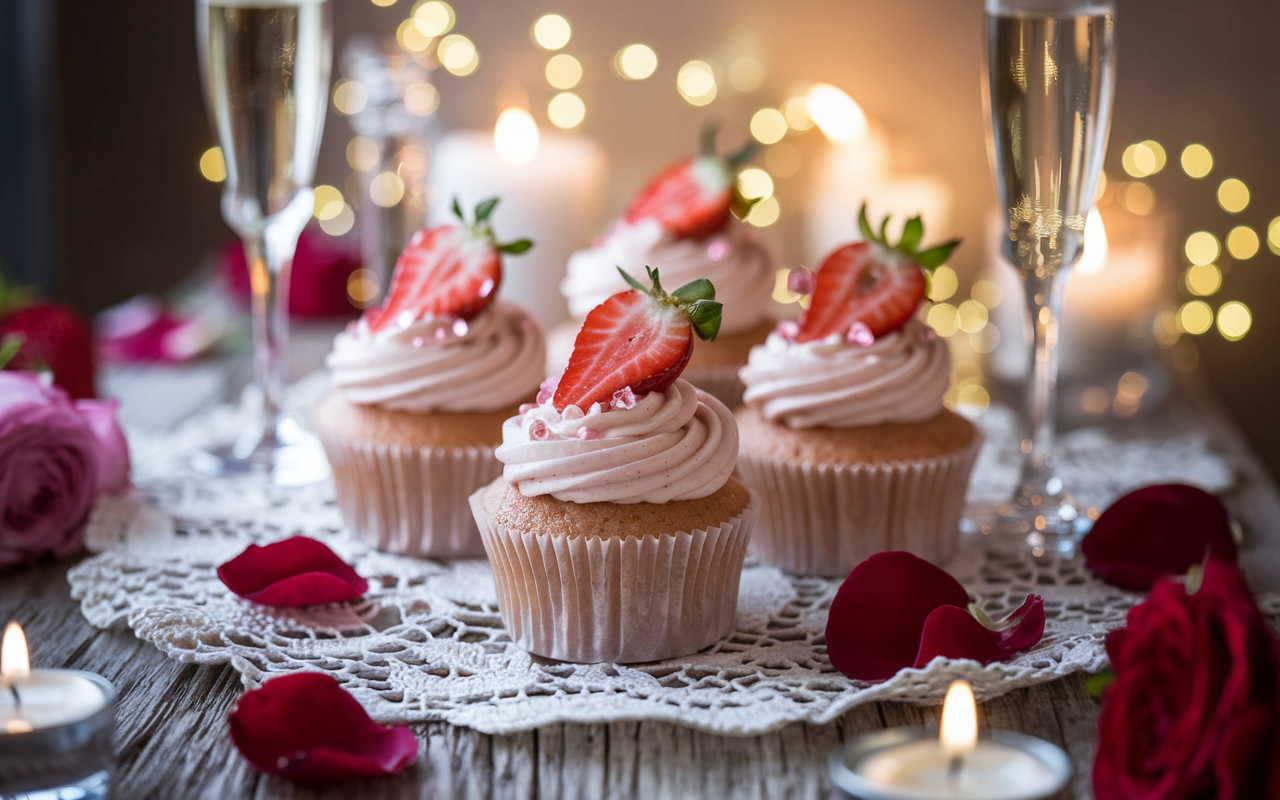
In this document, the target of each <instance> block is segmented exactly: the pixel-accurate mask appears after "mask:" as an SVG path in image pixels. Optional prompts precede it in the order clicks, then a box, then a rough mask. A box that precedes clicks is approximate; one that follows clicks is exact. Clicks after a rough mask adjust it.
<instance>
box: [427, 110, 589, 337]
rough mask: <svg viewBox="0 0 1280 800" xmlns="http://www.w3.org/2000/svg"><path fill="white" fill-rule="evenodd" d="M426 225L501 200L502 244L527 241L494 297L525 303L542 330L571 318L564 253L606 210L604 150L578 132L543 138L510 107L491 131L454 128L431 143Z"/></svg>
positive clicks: (582, 240) (585, 237)
mask: <svg viewBox="0 0 1280 800" xmlns="http://www.w3.org/2000/svg"><path fill="white" fill-rule="evenodd" d="M428 181H429V184H430V187H431V189H430V197H431V199H432V202H431V205H430V209H429V211H428V219H429V220H430V222H431V224H433V225H438V224H441V223H444V222H448V221H450V219H451V218H452V213H451V211H450V206H451V205H452V203H453V198H454V197H457V198H458V201H459V203H461V205H462V207H463V208H464V209H467V210H470V209H471V208H474V207H475V205H476V204H477V203H479V202H480V201H482V200H486V199H488V198H490V197H501V198H502V202H501V203H499V204H498V207H497V209H496V210H495V211H494V213H493V217H492V220H493V227H494V230H495V231H497V233H498V236H499V237H500V238H501V240H502V241H510V240H513V239H522V238H528V239H532V240H533V243H534V246H533V249H532V250H530V251H529V252H528V253H527V254H525V255H522V256H519V257H514V258H509V259H507V260H506V268H505V270H504V271H503V276H502V287H501V288H500V289H499V292H498V295H499V296H500V297H505V298H507V299H509V300H511V301H512V302H514V303H516V304H518V305H521V306H523V307H524V308H525V309H527V310H528V311H529V312H530V313H531V314H532V315H533V317H534V319H535V320H537V321H538V323H539V324H540V325H542V326H543V328H544V329H548V330H549V329H550V328H551V327H552V326H554V325H555V324H556V323H557V322H560V321H562V320H565V319H568V317H569V309H568V306H567V305H566V304H565V300H564V298H563V297H561V296H560V290H559V286H560V279H561V278H563V277H564V271H565V264H566V263H567V262H568V260H569V254H570V253H572V252H574V251H575V250H577V249H579V248H581V247H584V246H586V245H587V244H588V243H589V242H590V241H591V237H592V236H593V235H594V234H595V233H596V231H597V229H598V224H599V221H600V214H601V212H602V211H603V208H604V190H605V157H604V151H603V150H601V148H600V146H599V145H597V144H596V143H595V142H594V141H592V140H591V139H588V138H586V137H585V136H581V135H549V136H545V135H542V134H541V133H540V132H539V130H538V126H537V123H536V122H534V119H533V117H532V116H531V115H530V114H529V112H527V111H525V110H523V109H519V108H509V109H507V110H506V111H503V112H502V114H501V115H499V117H498V123H497V125H496V126H495V127H494V130H493V131H492V132H485V131H455V132H453V133H450V134H448V135H447V136H445V137H444V138H443V139H442V140H441V141H440V144H439V145H438V146H437V148H436V154H435V162H434V164H433V165H432V168H431V171H430V177H429V178H428Z"/></svg>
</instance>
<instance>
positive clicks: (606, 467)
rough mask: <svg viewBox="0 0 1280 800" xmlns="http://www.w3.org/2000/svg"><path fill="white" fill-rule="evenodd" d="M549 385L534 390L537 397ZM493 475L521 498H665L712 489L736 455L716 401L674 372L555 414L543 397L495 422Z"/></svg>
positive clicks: (731, 431) (731, 426)
mask: <svg viewBox="0 0 1280 800" xmlns="http://www.w3.org/2000/svg"><path fill="white" fill-rule="evenodd" d="M549 394H551V392H547V391H544V392H543V394H542V395H540V396H539V397H540V398H542V397H544V396H546V395H549ZM495 455H496V456H497V457H498V460H499V461H501V462H502V463H503V465H504V466H503V470H502V475H503V477H504V478H505V479H506V480H507V482H508V483H510V484H512V485H513V486H515V487H516V488H517V489H518V490H519V491H520V493H521V494H523V495H525V496H526V497H534V496H537V495H544V494H549V495H551V496H552V497H554V498H556V499H557V500H565V501H568V502H572V503H600V502H606V503H666V502H669V501H671V500H696V499H698V498H700V497H707V496H708V495H711V494H713V493H715V492H716V491H718V490H719V489H720V487H722V486H724V485H725V483H726V482H727V481H728V480H729V476H730V475H732V474H733V469H734V464H735V462H736V461H737V458H738V426H737V424H736V422H735V421H734V419H733V414H732V413H730V411H729V409H728V408H726V407H725V405H724V403H721V402H720V401H719V400H717V399H715V398H714V397H712V396H710V395H708V394H705V393H703V392H702V391H700V390H698V389H695V388H694V387H693V384H691V383H689V382H688V381H686V380H683V379H677V380H676V382H675V383H673V384H672V385H671V386H670V387H669V388H668V389H667V390H666V391H665V392H650V393H649V394H647V395H644V396H643V397H639V398H636V397H635V396H634V395H632V394H631V392H630V390H629V389H624V390H623V391H621V392H618V393H617V395H616V396H615V399H614V402H613V403H612V404H610V405H602V404H600V403H596V404H594V405H592V406H591V408H589V409H588V410H586V411H583V410H582V409H580V408H578V407H577V406H568V407H567V408H565V410H564V411H563V412H560V411H557V410H556V408H555V406H554V405H552V402H551V399H550V397H546V399H545V400H544V401H543V402H541V403H540V404H538V405H531V406H530V407H529V408H528V409H527V410H525V411H524V413H522V414H520V415H519V416H516V417H512V418H511V419H508V420H507V421H506V422H505V423H503V425H502V444H501V445H500V446H499V447H498V449H497V450H496V451H495Z"/></svg>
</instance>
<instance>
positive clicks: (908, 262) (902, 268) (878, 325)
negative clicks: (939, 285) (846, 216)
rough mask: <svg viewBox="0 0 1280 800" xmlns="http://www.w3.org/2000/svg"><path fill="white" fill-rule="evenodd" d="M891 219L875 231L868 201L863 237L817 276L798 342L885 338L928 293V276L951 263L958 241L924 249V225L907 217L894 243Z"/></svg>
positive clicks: (835, 255)
mask: <svg viewBox="0 0 1280 800" xmlns="http://www.w3.org/2000/svg"><path fill="white" fill-rule="evenodd" d="M888 225H889V218H888V217H885V218H884V221H883V222H881V224H880V231H879V233H876V232H875V231H873V230H872V229H871V225H870V224H869V223H868V222H867V207H866V204H865V203H864V204H863V206H862V210H861V211H860V212H859V214H858V227H859V229H860V230H861V231H862V238H863V241H861V242H856V243H854V244H849V245H845V246H844V247H841V248H840V249H839V250H836V251H835V252H834V253H832V254H831V255H830V256H828V257H827V260H826V261H824V262H822V266H820V267H819V268H818V271H817V272H816V273H815V274H814V276H813V282H812V284H813V285H812V292H811V294H812V297H811V299H810V303H809V308H808V310H807V311H806V312H805V314H804V316H803V317H801V318H800V324H799V329H798V330H797V331H796V333H795V337H794V338H795V341H796V342H810V341H816V340H822V339H826V338H827V337H829V336H832V335H839V336H841V337H846V338H848V339H850V340H851V341H860V340H861V337H866V336H872V337H876V336H883V335H884V334H886V333H889V332H890V331H895V330H897V329H898V328H901V327H902V326H903V325H905V324H906V323H907V322H908V321H909V320H910V319H911V318H912V317H914V316H915V313H916V309H917V308H919V306H920V303H921V301H923V300H924V298H925V295H926V294H927V291H928V279H927V278H926V275H927V274H932V273H933V271H934V270H935V269H937V268H938V267H939V266H941V265H942V264H943V263H945V262H946V260H947V258H949V257H950V255H951V251H952V250H954V249H955V248H956V246H957V245H959V244H960V240H959V239H954V240H952V241H949V242H946V243H945V244H940V245H937V246H936V247H930V248H928V249H927V250H920V249H919V245H920V241H921V240H922V239H923V238H924V224H923V223H922V222H921V221H920V217H912V218H911V219H909V220H907V222H906V224H905V225H904V226H903V228H902V238H901V239H899V241H898V243H897V244H896V245H891V244H889V242H888V238H887V236H886V228H888Z"/></svg>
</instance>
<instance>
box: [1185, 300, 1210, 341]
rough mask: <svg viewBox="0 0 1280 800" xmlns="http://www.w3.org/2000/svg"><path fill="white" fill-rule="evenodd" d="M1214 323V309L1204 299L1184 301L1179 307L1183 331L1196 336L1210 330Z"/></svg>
mask: <svg viewBox="0 0 1280 800" xmlns="http://www.w3.org/2000/svg"><path fill="white" fill-rule="evenodd" d="M1212 325H1213V309H1212V308H1209V304H1208V303H1206V302H1205V301H1203V300H1192V301H1191V302H1189V303H1183V304H1182V308H1179V309H1178V327H1179V328H1181V329H1182V332H1183V333H1190V334H1194V335H1196V336H1199V335H1200V334H1202V333H1204V332H1205V331H1207V330H1209V328H1210V327H1212Z"/></svg>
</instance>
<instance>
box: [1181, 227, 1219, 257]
mask: <svg viewBox="0 0 1280 800" xmlns="http://www.w3.org/2000/svg"><path fill="white" fill-rule="evenodd" d="M1184 249H1185V252H1186V254H1187V260H1188V261H1190V262H1191V263H1192V264H1212V263H1213V262H1214V261H1217V260H1218V254H1219V253H1221V252H1222V247H1221V246H1220V245H1219V244H1218V237H1216V236H1214V235H1213V234H1212V233H1209V232H1208V231H1196V232H1195V233H1193V234H1191V235H1190V236H1188V237H1187V244H1186V247H1185V248H1184Z"/></svg>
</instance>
